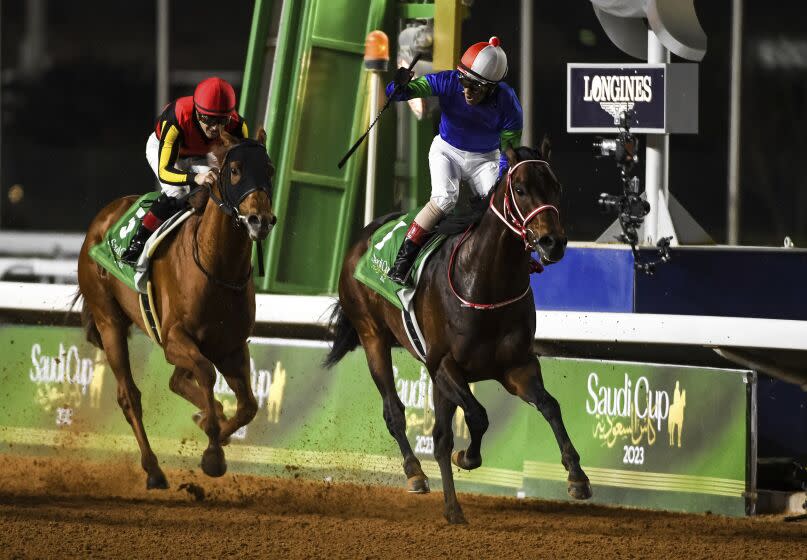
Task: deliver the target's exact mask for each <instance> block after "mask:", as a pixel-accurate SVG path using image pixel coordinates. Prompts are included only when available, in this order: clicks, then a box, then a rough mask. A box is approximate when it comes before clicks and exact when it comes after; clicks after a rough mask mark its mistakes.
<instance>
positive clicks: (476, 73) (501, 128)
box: [387, 37, 523, 284]
mask: <svg viewBox="0 0 807 560" xmlns="http://www.w3.org/2000/svg"><path fill="white" fill-rule="evenodd" d="M506 74H507V55H506V54H505V53H504V50H503V49H502V48H501V46H499V39H498V38H497V37H492V38H491V39H490V41H488V42H482V43H476V44H474V45H471V46H470V47H469V48H468V50H466V51H465V54H463V55H462V59H461V61H460V63H459V65H458V66H457V69H456V70H453V71H446V72H437V73H434V74H427V75H425V76H422V77H420V78H418V79H416V80H412V77H413V75H414V74H413V73H412V72H410V71H409V70H408V69H407V68H399V69H398V71H397V72H396V74H395V80H394V81H393V82H392V83H390V84H389V85H387V96H392V99H394V100H395V101H405V100H408V99H412V98H415V97H429V96H437V97H438V98H439V100H440V109H441V110H442V116H441V117H440V134H439V135H438V136H435V138H434V141H433V142H432V145H431V149H430V150H429V169H430V171H431V182H432V192H431V198H430V200H429V202H428V204H426V206H424V207H423V209H422V210H421V211H420V212H419V213H418V214H417V216H415V221H414V222H412V225H411V226H410V227H409V230H408V231H407V233H406V239H404V242H403V244H402V245H401V248H400V250H399V251H398V255H397V257H396V259H395V263H394V264H393V265H392V267H391V268H390V270H389V271H388V272H387V276H388V277H389V278H390V279H391V280H393V281H394V282H397V283H399V284H405V283H406V282H408V281H409V277H410V272H411V270H412V265H413V264H414V262H415V259H416V258H417V255H418V253H419V252H420V249H421V247H423V245H424V244H425V243H426V241H427V240H428V238H429V237H430V235H431V232H432V231H433V230H434V227H435V226H436V225H437V223H438V222H439V221H440V220H441V219H442V218H443V217H444V216H445V215H446V214H447V213H448V212H450V211H451V209H453V208H454V206H455V205H456V203H457V199H458V198H459V185H460V181H465V182H466V183H467V184H468V185H469V186H470V187H471V188H472V189H473V191H474V193H475V194H476V195H478V196H480V197H483V196H486V195H487V194H488V191H489V190H490V189H491V188H492V187H493V186H494V185H495V184H496V182H497V180H498V179H499V177H500V175H501V172H502V171H503V170H505V169H507V158H506V157H505V156H504V150H505V149H506V148H508V147H510V146H512V147H513V148H515V147H517V146H519V145H520V142H521V129H522V127H523V124H522V112H521V104H520V103H519V101H518V97H516V93H515V92H514V91H513V89H512V88H511V87H510V86H508V85H507V84H506V83H504V82H502V80H503V79H504V77H505V75H506ZM410 80H411V81H410ZM396 86H401V87H399V88H398V92H397V93H395V94H394V95H393V93H394V92H395V87H396Z"/></svg>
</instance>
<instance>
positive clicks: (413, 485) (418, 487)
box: [406, 474, 431, 494]
mask: <svg viewBox="0 0 807 560" xmlns="http://www.w3.org/2000/svg"><path fill="white" fill-rule="evenodd" d="M406 491H407V492H409V493H410V494H428V493H429V492H431V490H430V489H429V479H428V478H426V475H422V474H416V475H415V476H411V477H409V478H408V479H407V480H406Z"/></svg>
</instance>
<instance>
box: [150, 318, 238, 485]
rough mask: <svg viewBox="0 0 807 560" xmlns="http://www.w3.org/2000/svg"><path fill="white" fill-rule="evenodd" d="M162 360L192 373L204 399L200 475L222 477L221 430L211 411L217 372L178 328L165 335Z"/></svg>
mask: <svg viewBox="0 0 807 560" xmlns="http://www.w3.org/2000/svg"><path fill="white" fill-rule="evenodd" d="M165 358H166V359H167V360H168V362H169V363H171V364H173V365H175V366H176V367H178V368H181V369H186V370H189V371H192V372H193V375H194V376H195V378H196V382H197V383H198V384H199V387H200V388H201V390H202V392H203V395H204V403H203V404H204V405H205V406H204V411H205V413H206V417H205V421H204V426H203V427H204V431H205V433H206V434H207V439H208V445H207V449H205V452H204V454H203V455H202V471H203V472H204V473H205V474H206V475H207V476H214V477H215V476H222V475H223V474H224V473H225V472H227V463H226V462H225V461H224V450H223V449H222V448H221V440H220V436H221V426H220V425H219V420H218V418H217V417H216V414H214V413H213V411H214V410H215V409H216V399H215V396H214V394H213V385H214V383H215V382H216V370H215V369H214V368H213V364H212V363H211V362H210V360H208V359H207V358H205V357H204V355H203V354H202V352H201V351H200V350H199V347H198V346H197V345H196V342H194V341H193V339H192V338H191V337H190V336H189V335H188V334H187V333H186V332H185V331H184V330H182V328H181V327H179V326H178V325H177V326H175V327H174V328H172V329H171V330H170V331H168V334H167V335H166V337H165Z"/></svg>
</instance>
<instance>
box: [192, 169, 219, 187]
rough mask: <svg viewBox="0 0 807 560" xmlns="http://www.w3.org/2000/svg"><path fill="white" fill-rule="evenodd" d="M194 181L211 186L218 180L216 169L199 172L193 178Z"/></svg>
mask: <svg viewBox="0 0 807 560" xmlns="http://www.w3.org/2000/svg"><path fill="white" fill-rule="evenodd" d="M193 181H194V182H195V183H196V184H197V185H199V186H200V187H202V186H204V185H208V186H210V185H212V184H213V183H214V182H215V181H216V170H215V169H211V170H209V171H205V172H203V173H197V174H196V176H195V177H194V178H193Z"/></svg>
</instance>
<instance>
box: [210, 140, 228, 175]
mask: <svg viewBox="0 0 807 560" xmlns="http://www.w3.org/2000/svg"><path fill="white" fill-rule="evenodd" d="M226 153H227V148H226V147H225V146H224V144H222V143H221V142H216V143H215V144H212V145H211V146H210V152H209V153H208V154H207V156H206V158H207V164H208V165H209V166H210V167H215V168H216V169H221V163H222V162H223V161H224V156H225V154H226Z"/></svg>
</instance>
